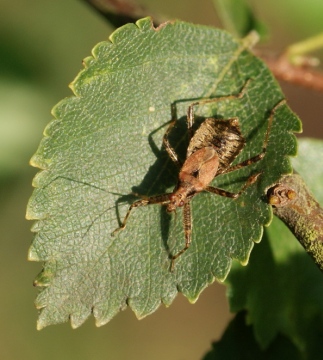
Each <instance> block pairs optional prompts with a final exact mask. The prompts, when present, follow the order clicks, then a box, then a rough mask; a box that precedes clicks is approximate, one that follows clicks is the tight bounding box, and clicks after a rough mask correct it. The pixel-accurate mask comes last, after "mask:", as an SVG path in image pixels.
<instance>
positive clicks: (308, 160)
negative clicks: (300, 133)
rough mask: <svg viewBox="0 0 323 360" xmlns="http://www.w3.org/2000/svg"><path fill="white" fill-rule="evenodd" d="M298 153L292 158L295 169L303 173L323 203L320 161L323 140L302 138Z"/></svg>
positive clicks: (322, 173) (303, 176)
mask: <svg viewBox="0 0 323 360" xmlns="http://www.w3.org/2000/svg"><path fill="white" fill-rule="evenodd" d="M298 149H299V150H298V155H297V157H296V158H293V159H292V164H293V167H294V168H295V170H296V171H297V172H298V173H299V174H301V176H302V178H303V179H304V181H305V182H306V184H307V186H308V187H309V189H310V190H311V191H312V192H313V193H314V194H315V198H316V200H317V201H318V202H319V203H320V204H321V205H323V186H322V179H323V166H322V163H321V161H320V159H321V156H322V154H323V141H322V140H318V139H309V138H301V139H299V140H298Z"/></svg>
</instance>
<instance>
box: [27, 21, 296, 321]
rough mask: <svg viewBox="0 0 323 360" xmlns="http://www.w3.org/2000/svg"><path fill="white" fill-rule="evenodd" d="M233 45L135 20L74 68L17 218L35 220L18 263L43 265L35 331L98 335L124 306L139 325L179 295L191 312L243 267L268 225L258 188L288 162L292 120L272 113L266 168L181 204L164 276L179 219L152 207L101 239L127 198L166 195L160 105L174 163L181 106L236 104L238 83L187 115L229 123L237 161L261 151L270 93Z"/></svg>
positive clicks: (250, 60) (266, 80) (169, 169)
mask: <svg viewBox="0 0 323 360" xmlns="http://www.w3.org/2000/svg"><path fill="white" fill-rule="evenodd" d="M246 44H247V42H246V41H242V42H240V41H237V40H235V39H233V38H232V37H231V36H230V35H229V34H228V33H226V32H224V31H220V30H217V29H214V28H209V27H204V26H198V25H192V24H188V23H184V22H179V21H175V22H170V23H166V24H164V25H162V26H160V27H158V28H157V29H155V28H153V26H152V23H151V20H150V19H149V18H147V19H142V20H140V21H138V22H137V24H136V25H134V24H128V25H126V26H124V27H122V28H120V29H118V30H117V31H115V32H114V33H113V34H112V35H111V37H110V41H106V42H102V43H100V44H98V45H97V46H96V47H95V48H94V50H93V56H92V57H88V58H87V59H85V61H84V63H85V69H84V70H83V71H81V72H80V74H79V75H78V76H77V78H76V79H75V80H74V82H73V83H72V85H71V88H72V90H73V91H74V93H75V96H74V97H71V98H68V99H65V100H63V101H62V102H60V103H59V104H58V105H57V106H56V107H55V108H54V110H53V114H54V116H55V120H53V121H52V122H51V123H50V124H49V125H48V126H47V128H46V129H45V133H44V134H45V136H44V138H43V140H42V142H41V144H40V146H39V149H38V150H37V152H36V154H35V155H34V156H33V158H32V160H31V163H32V165H34V166H37V167H39V168H40V169H42V171H41V172H40V173H38V175H37V176H36V177H35V179H34V182H33V185H34V186H35V188H36V189H35V190H34V193H33V195H32V197H31V199H30V202H29V205H28V209H27V217H28V218H29V219H36V220H38V221H37V222H36V224H35V225H34V228H33V231H34V232H36V236H35V239H34V241H33V243H32V246H31V248H30V251H29V258H30V260H34V261H44V262H45V265H44V270H43V272H44V274H45V277H43V276H40V279H43V278H44V279H45V280H46V281H45V282H44V283H45V284H46V286H47V287H46V288H45V289H43V290H42V291H41V293H40V294H39V296H38V298H37V302H36V304H37V307H38V308H42V310H41V314H40V317H39V322H38V327H39V328H42V327H44V326H46V325H49V324H55V323H59V322H62V321H67V320H68V319H69V318H71V322H72V326H73V327H76V326H79V325H81V324H82V322H84V321H85V319H86V318H87V317H88V316H89V315H90V314H91V312H93V313H94V316H95V318H96V323H97V325H103V324H105V323H106V322H108V321H109V320H110V319H111V318H112V317H113V316H114V315H115V314H116V313H118V312H119V311H120V310H122V309H124V308H125V307H126V306H127V305H129V306H130V307H131V308H132V309H133V310H134V312H135V313H136V315H137V316H138V317H139V318H142V317H144V316H146V315H148V314H150V313H152V312H153V311H155V310H156V309H157V308H158V306H159V305H160V303H161V302H162V303H164V304H165V305H167V306H168V305H170V304H171V303H172V301H173V300H174V298H175V296H176V294H177V292H178V291H181V292H182V293H183V294H184V295H185V296H186V297H187V298H188V299H189V300H190V301H191V302H194V301H196V299H197V298H198V296H199V294H200V293H201V291H202V290H203V289H204V288H205V287H206V286H207V285H208V284H210V283H212V282H213V281H214V279H215V278H217V279H219V280H224V279H225V277H226V276H227V274H228V272H229V270H230V266H231V262H232V258H235V259H238V260H239V261H240V262H243V263H244V264H246V263H247V262H248V258H249V254H250V252H251V249H252V247H253V244H254V242H258V241H260V239H261V236H262V228H263V225H265V224H269V223H270V221H271V217H272V213H271V209H270V207H268V205H267V204H266V203H265V202H264V200H263V195H264V193H265V189H266V188H267V187H268V186H269V185H271V184H272V183H274V182H275V181H276V180H277V179H278V178H280V176H281V175H282V174H283V173H288V172H290V171H291V167H290V163H289V160H288V155H294V154H295V151H296V142H295V138H294V136H293V135H292V134H291V132H292V131H299V130H300V122H299V120H298V118H297V117H296V116H295V115H294V114H292V112H291V111H290V110H289V108H288V107H287V106H286V105H284V106H282V107H280V108H279V109H278V110H277V112H276V113H275V116H274V121H273V126H272V130H271V133H270V137H269V145H268V148H267V154H266V156H265V158H264V159H263V160H262V161H260V162H258V163H255V164H253V165H251V166H248V167H246V168H244V169H241V170H239V171H237V172H232V173H230V174H227V175H222V176H221V177H219V178H217V180H216V181H215V182H214V185H215V186H220V187H224V188H225V189H227V190H229V191H238V190H239V189H241V187H242V186H243V184H244V183H245V181H246V179H247V178H248V176H250V175H251V174H256V173H261V176H260V178H259V180H258V181H257V183H256V184H253V185H252V186H250V187H249V188H248V189H247V190H246V191H245V193H244V194H243V195H242V196H241V197H240V198H239V199H238V200H237V201H234V200H232V199H228V198H222V197H220V196H215V195H212V194H209V193H202V194H200V195H198V196H196V198H194V199H193V201H192V207H193V234H192V238H193V243H192V246H191V247H190V249H189V250H188V251H187V252H186V253H185V254H184V255H183V256H181V257H180V258H179V259H178V261H177V262H176V267H175V271H174V272H170V260H169V257H170V254H175V253H176V252H177V251H179V250H180V249H182V248H183V245H184V234H183V227H182V221H181V219H180V217H181V211H178V215H177V216H174V217H171V216H170V215H168V214H167V213H166V212H165V209H164V208H163V207H160V206H147V207H142V208H139V209H135V210H134V211H133V213H132V214H131V216H130V218H129V221H128V223H127V228H126V229H125V230H123V231H120V232H119V233H118V235H117V236H115V237H112V236H111V233H112V231H113V230H114V229H116V228H117V227H118V217H119V218H120V219H123V217H124V216H125V214H126V212H127V209H128V207H129V204H131V203H132V202H133V201H134V200H135V197H134V196H133V195H131V192H132V191H134V192H136V193H139V194H142V195H154V194H161V193H164V192H169V191H171V190H172V189H173V187H174V186H175V184H176V178H177V173H178V170H177V169H176V167H175V166H174V164H173V163H172V162H171V160H170V159H169V157H168V156H167V154H166V152H165V150H164V149H163V147H162V138H163V135H164V133H165V131H166V128H167V124H168V122H169V120H170V119H171V104H172V103H174V102H176V104H177V115H178V118H179V121H178V126H177V127H176V128H175V129H174V131H173V132H172V133H171V136H170V141H171V143H172V144H173V145H174V146H175V144H176V150H177V151H178V152H179V155H180V157H181V158H183V157H184V154H185V148H186V147H187V143H186V142H185V139H186V133H187V131H186V124H185V123H186V111H187V107H188V105H189V104H190V103H191V102H192V100H193V99H200V98H205V97H207V98H209V97H217V96H221V95H223V96H225V95H232V94H238V93H239V92H240V90H241V88H242V87H243V85H244V84H245V83H246V81H247V80H248V79H250V83H249V85H248V89H247V92H246V94H245V95H244V96H243V98H241V99H231V100H227V101H221V102H218V103H216V104H215V105H213V106H211V105H205V106H203V107H202V106H201V107H199V108H198V109H196V110H197V115H198V116H199V117H202V118H204V117H206V116H209V115H215V116H217V117H219V118H225V119H228V118H232V117H235V116H237V117H239V119H240V125H241V129H242V133H243V134H244V136H245V138H246V139H247V145H246V147H245V148H244V150H243V151H242V153H241V154H240V155H239V157H238V159H236V161H237V162H240V161H242V160H245V159H248V158H250V157H251V156H254V155H257V154H259V153H260V152H261V150H262V146H263V142H264V138H265V133H266V130H267V124H268V117H269V114H270V111H271V109H272V108H273V107H274V106H275V105H276V104H277V103H278V102H279V101H280V100H281V99H282V98H283V94H282V93H281V90H280V89H279V87H278V86H277V83H276V81H275V80H274V79H273V77H272V75H271V73H270V72H269V70H268V69H267V67H266V66H265V65H264V64H263V63H262V62H261V61H260V60H259V59H257V58H256V57H255V56H253V55H252V54H251V53H250V52H249V51H248V50H247V49H246ZM129 194H130V195H129ZM47 274H50V276H47ZM47 280H49V281H50V283H48V281H47Z"/></svg>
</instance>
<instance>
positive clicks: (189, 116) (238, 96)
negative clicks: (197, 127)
mask: <svg viewBox="0 0 323 360" xmlns="http://www.w3.org/2000/svg"><path fill="white" fill-rule="evenodd" d="M250 81H251V79H248V80H247V81H246V82H245V83H244V85H243V87H242V89H241V90H240V92H239V93H238V94H233V95H225V96H219V97H215V98H212V99H210V98H208V99H202V100H199V101H195V102H193V103H191V104H190V106H189V107H188V109H187V128H188V132H189V140H191V138H192V136H193V130H192V127H193V123H194V119H195V117H194V106H198V105H204V104H210V103H215V102H219V101H223V100H231V99H241V98H242V97H243V95H244V94H245V92H246V90H247V86H248V84H249V83H250Z"/></svg>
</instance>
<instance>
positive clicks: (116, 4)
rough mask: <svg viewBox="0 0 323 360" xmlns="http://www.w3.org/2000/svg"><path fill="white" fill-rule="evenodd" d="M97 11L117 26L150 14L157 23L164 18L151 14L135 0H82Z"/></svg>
mask: <svg viewBox="0 0 323 360" xmlns="http://www.w3.org/2000/svg"><path fill="white" fill-rule="evenodd" d="M84 1H85V2H86V3H88V4H89V5H90V6H91V7H92V8H94V9H95V10H96V11H97V12H99V13H100V14H101V15H103V16H104V17H105V18H106V19H107V20H108V21H109V22H110V23H111V24H112V25H114V26H115V27H119V26H122V25H125V24H127V23H129V22H136V21H137V20H138V19H140V18H142V17H145V16H148V15H151V16H153V18H154V23H155V24H156V25H159V24H160V23H162V22H163V21H165V19H164V18H163V17H162V16H157V15H156V14H152V12H151V11H149V9H147V8H145V7H143V6H141V5H139V4H138V3H137V2H136V0H84Z"/></svg>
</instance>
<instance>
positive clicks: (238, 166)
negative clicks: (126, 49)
mask: <svg viewBox="0 0 323 360" xmlns="http://www.w3.org/2000/svg"><path fill="white" fill-rule="evenodd" d="M285 103H286V100H285V99H283V100H281V101H279V103H278V104H277V105H275V106H274V107H273V109H272V110H271V112H270V116H269V119H268V125H267V130H266V135H265V139H264V142H263V145H262V152H261V153H260V154H258V155H256V156H253V157H252V158H250V159H247V160H244V161H242V162H241V163H239V164H236V165H233V166H230V167H228V168H227V169H225V170H224V171H223V172H222V173H221V174H227V173H230V172H232V171H236V170H238V169H241V168H243V167H245V166H248V165H251V164H254V163H256V162H258V161H260V160H261V159H263V158H264V156H265V155H266V151H267V145H268V139H269V135H270V130H271V126H272V123H273V119H274V116H275V113H276V111H277V109H278V108H279V107H280V106H282V105H284V104H285ZM219 175H220V174H219Z"/></svg>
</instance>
